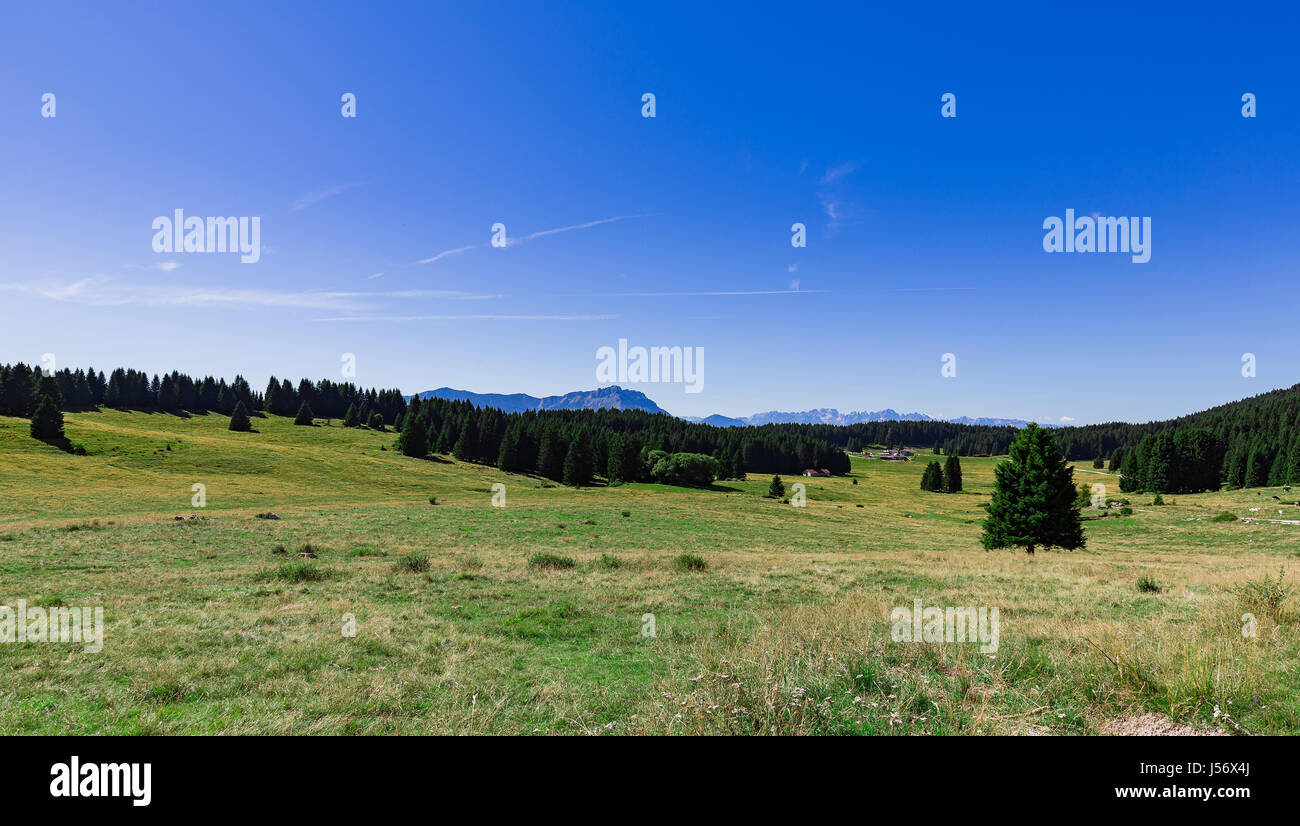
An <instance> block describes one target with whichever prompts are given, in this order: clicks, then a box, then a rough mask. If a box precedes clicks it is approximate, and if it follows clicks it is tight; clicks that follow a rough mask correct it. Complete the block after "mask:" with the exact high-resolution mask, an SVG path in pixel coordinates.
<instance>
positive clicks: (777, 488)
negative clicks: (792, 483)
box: [767, 476, 785, 499]
mask: <svg viewBox="0 0 1300 826" xmlns="http://www.w3.org/2000/svg"><path fill="white" fill-rule="evenodd" d="M783 496H785V483H784V482H782V481H781V477H780V476H773V477H772V484H770V485H768V486H767V498H769V499H780V498H781V497H783Z"/></svg>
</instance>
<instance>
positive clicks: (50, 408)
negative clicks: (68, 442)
mask: <svg viewBox="0 0 1300 826" xmlns="http://www.w3.org/2000/svg"><path fill="white" fill-rule="evenodd" d="M31 432H32V438H33V439H41V440H43V441H50V440H62V439H63V438H64V435H63V408H62V406H60V404H59V402H58V400H56V399H55V398H54V397H53V396H51V395H50V394H48V393H45V394H43V395H42V396H41V400H40V401H39V402H37V403H36V410H35V411H34V412H33V413H32V428H31Z"/></svg>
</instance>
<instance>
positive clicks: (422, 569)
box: [0, 411, 1300, 734]
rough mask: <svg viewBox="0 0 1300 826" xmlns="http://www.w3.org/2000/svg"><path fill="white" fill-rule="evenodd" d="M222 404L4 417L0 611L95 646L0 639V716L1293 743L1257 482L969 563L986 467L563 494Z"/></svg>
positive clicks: (90, 728) (1291, 700)
mask: <svg viewBox="0 0 1300 826" xmlns="http://www.w3.org/2000/svg"><path fill="white" fill-rule="evenodd" d="M226 424H227V419H226V418H225V417H222V416H217V415H205V416H191V417H180V416H174V415H168V414H156V413H155V414H145V413H138V412H136V413H126V412H116V411H104V412H98V413H75V414H69V415H68V416H67V425H66V427H67V432H68V436H69V437H70V438H71V439H72V440H73V441H74V442H78V443H81V444H84V445H85V446H86V448H87V449H88V452H89V454H90V455H87V456H75V455H70V454H67V453H64V452H61V451H59V450H57V449H55V448H52V447H49V446H47V445H45V444H43V443H40V442H37V441H35V440H33V439H31V438H30V437H29V436H28V434H27V422H26V421H25V420H21V419H13V418H0V604H8V605H13V604H14V602H15V601H16V600H18V599H25V600H27V601H28V603H29V604H31V605H42V606H58V605H64V606H102V607H103V608H104V615H105V626H106V628H105V637H104V647H103V650H102V652H100V653H97V654H94V653H88V652H85V651H83V650H82V648H81V647H80V646H76V645H71V644H58V643H31V642H28V643H7V644H5V643H0V672H2V673H3V674H4V675H5V679H4V681H3V687H2V688H0V733H6V734H8V733H209V732H230V733H342V732H366V733H387V732H407V733H411V732H445V733H471V732H488V733H525V734H527V733H556V732H559V733H629V732H647V733H870V734H910V733H945V734H994V733H1056V734H1076V733H1096V732H1107V731H1113V730H1117V728H1118V727H1119V726H1121V725H1122V724H1124V723H1125V722H1126V721H1131V720H1133V719H1137V716H1138V715H1141V714H1145V713H1154V714H1159V715H1161V716H1162V717H1168V718H1172V719H1174V720H1177V721H1179V722H1180V723H1182V724H1184V725H1187V726H1190V727H1194V728H1207V729H1210V730H1218V729H1223V730H1224V731H1225V733H1297V732H1300V700H1298V699H1297V698H1298V697H1300V668H1298V667H1297V665H1296V663H1297V662H1300V657H1298V656H1297V655H1300V643H1298V641H1297V632H1296V625H1295V623H1296V616H1295V613H1294V608H1295V600H1294V598H1290V599H1288V600H1285V601H1283V603H1282V605H1281V607H1280V608H1279V609H1277V610H1276V611H1274V612H1272V613H1270V612H1269V611H1268V608H1269V606H1268V605H1267V604H1266V602H1264V601H1261V600H1260V599H1259V598H1258V597H1257V596H1252V595H1251V594H1250V593H1246V592H1245V586H1246V585H1247V584H1248V583H1261V582H1262V577H1263V575H1264V574H1265V573H1269V574H1271V575H1273V576H1276V573H1277V570H1278V568H1279V566H1283V565H1285V566H1288V567H1289V568H1294V562H1295V560H1296V557H1297V551H1298V549H1300V533H1297V532H1300V525H1289V524H1281V523H1270V522H1265V521H1262V520H1263V519H1267V518H1272V519H1276V520H1290V519H1300V508H1294V507H1290V506H1286V507H1283V506H1281V505H1280V504H1279V503H1278V502H1276V501H1274V500H1273V499H1272V498H1271V496H1272V495H1274V494H1277V493H1279V491H1277V490H1272V489H1265V490H1262V491H1256V490H1245V491H1234V492H1217V493H1207V494H1197V495H1194V496H1178V497H1176V501H1174V502H1171V504H1168V505H1164V506H1152V505H1150V501H1151V499H1150V497H1149V496H1145V497H1134V498H1133V500H1132V503H1131V505H1132V507H1133V509H1134V512H1133V513H1132V515H1131V516H1123V517H1121V516H1115V515H1108V516H1106V517H1105V518H1099V517H1100V512H1091V511H1085V518H1087V519H1088V521H1086V522H1085V525H1086V533H1087V539H1088V546H1087V548H1086V550H1083V551H1078V552H1073V553H1064V552H1049V553H1039V554H1037V555H1036V556H1035V557H1032V558H1030V557H1026V556H1025V555H1023V554H1019V553H1013V552H994V553H987V552H985V551H983V550H981V549H980V546H979V531H980V525H979V520H980V519H981V517H982V514H983V512H982V509H981V505H982V504H983V503H984V502H986V501H987V500H988V493H989V491H990V490H991V486H992V483H993V468H994V466H995V464H996V462H997V460H996V459H977V458H966V459H963V461H962V466H963V476H964V482H965V487H966V490H965V491H963V492H962V493H958V494H937V493H923V492H922V491H921V490H920V489H919V480H920V475H921V471H922V469H923V467H924V465H925V463H926V461H928V460H929V459H930V458H931V457H929V456H928V455H922V456H920V457H918V461H914V462H910V463H888V462H881V461H876V460H868V459H863V458H857V457H855V458H854V459H853V467H852V473H851V475H850V476H848V477H842V478H809V479H796V478H791V477H786V478H785V483H786V487H787V492H788V493H790V492H791V486H792V485H793V484H794V483H795V482H800V483H803V484H804V485H806V495H807V506H806V507H803V508H796V507H792V506H791V505H790V504H784V503H782V502H780V501H777V500H772V499H767V498H764V496H763V494H764V493H766V491H767V487H768V482H769V481H770V477H756V476H751V477H750V478H749V479H748V480H747V481H743V482H720V483H718V484H716V485H715V486H714V488H713V489H710V490H700V489H686V488H670V487H665V486H659V485H650V484H632V485H624V486H620V487H615V488H605V487H590V488H580V489H573V488H565V487H561V486H557V485H555V484H554V483H551V482H548V481H545V480H541V479H538V478H535V477H531V476H522V475H512V474H504V473H501V472H499V471H497V470H495V469H493V468H489V467H486V466H479V465H469V464H465V463H461V462H456V461H453V460H451V459H450V458H448V457H435V458H433V459H428V460H419V459H412V458H407V457H403V456H401V455H400V454H399V453H397V452H396V451H395V450H393V441H394V434H392V433H379V432H374V431H370V430H365V429H345V428H342V427H337V426H335V427H326V426H320V425H319V424H318V426H315V427H295V426H293V425H292V424H291V419H287V418H283V417H277V416H272V417H268V418H256V419H254V428H255V430H256V431H257V432H254V433H232V432H230V431H229V430H227V429H226ZM320 424H323V422H322V423H320ZM385 447H386V448H387V450H385V449H383V448H385ZM1076 480H1077V481H1079V482H1081V483H1082V482H1094V481H1095V482H1099V483H1102V484H1106V485H1108V493H1109V495H1110V496H1112V497H1115V496H1118V495H1119V493H1118V486H1117V484H1115V482H1116V480H1115V477H1114V476H1112V475H1110V474H1108V473H1104V472H1096V471H1093V470H1091V469H1090V468H1088V467H1086V466H1081V467H1079V468H1077V470H1076ZM497 483H500V484H503V485H504V486H505V489H504V494H505V506H504V507H494V506H493V502H492V499H493V485H494V484H497ZM195 484H201V485H203V486H204V489H205V494H206V503H205V506H204V507H202V508H200V507H195V506H193V505H192V504H191V501H192V497H193V496H194V495H195V493H194V491H193V486H194V485H195ZM430 497H435V498H436V502H437V504H430V501H429V500H430ZM1166 498H1171V497H1166ZM1251 508H1260V510H1258V511H1252V510H1250V509H1251ZM1278 509H1281V510H1283V513H1282V514H1281V515H1279V514H1278V513H1277V510H1278ZM268 511H269V512H274V513H276V514H278V515H279V517H280V518H279V519H262V518H258V516H257V514H259V513H265V512H268ZM1221 512H1228V513H1231V514H1233V515H1235V516H1239V517H1248V518H1252V519H1255V520H1260V521H1254V522H1244V521H1235V522H1220V521H1213V519H1212V517H1213V516H1214V515H1215V514H1217V513H1221ZM190 515H194V516H197V517H198V518H197V519H193V520H189V519H186V520H183V521H176V520H175V519H174V517H176V516H190ZM1093 517H1097V518H1093ZM305 545H310V546H311V547H312V551H311V553H313V554H314V557H313V556H307V557H300V556H299V555H298V554H299V552H300V549H302V548H303V546H305ZM683 554H690V555H693V556H697V557H699V558H700V559H701V560H703V563H704V569H703V570H691V569H690V567H689V566H688V565H686V564H684V563H683V562H681V561H679V557H680V556H681V555H683ZM537 555H550V557H553V558H559V561H558V562H553V563H552V565H551V566H542V565H538V564H530V560H532V559H534V558H535V557H537ZM545 559H546V557H541V558H538V559H537V561H538V562H543V561H545ZM566 559H567V560H571V561H572V566H571V567H565V565H566V562H565V560H566ZM557 565H558V566H559V567H556V566H557ZM1144 577H1146V578H1148V579H1149V580H1151V581H1152V582H1153V583H1154V587H1157V588H1159V590H1158V591H1152V590H1142V589H1140V588H1139V580H1141V579H1142V578H1144ZM1290 578H1291V575H1288V579H1290ZM915 599H920V600H922V601H923V604H924V605H926V606H934V605H937V606H993V607H998V608H999V610H1000V616H1001V627H1000V647H999V649H998V651H997V653H996V655H995V656H988V655H985V654H982V653H980V652H979V650H978V647H977V646H975V645H972V644H969V643H904V642H893V641H891V639H890V628H891V623H890V620H889V616H890V611H891V609H892V608H893V607H896V606H904V607H910V606H911V605H912V604H913V600H915ZM1247 611H1249V612H1251V613H1253V614H1255V615H1256V617H1257V619H1258V629H1257V631H1258V633H1257V636H1255V637H1245V636H1243V634H1242V631H1241V629H1242V621H1241V617H1242V615H1243V613H1245V612H1247ZM648 614H649V615H653V623H654V628H655V634H654V636H643V629H646V627H647V622H648V620H647V619H645V617H646V615H648ZM346 615H351V616H352V617H353V618H354V619H355V623H356V634H355V636H345V635H344V633H343V631H344V628H345V623H346V622H347V619H346ZM1216 707H1217V709H1218V710H1219V716H1218V717H1216V716H1215V709H1216ZM1225 713H1227V714H1228V715H1229V719H1228V720H1225V718H1224V714H1225Z"/></svg>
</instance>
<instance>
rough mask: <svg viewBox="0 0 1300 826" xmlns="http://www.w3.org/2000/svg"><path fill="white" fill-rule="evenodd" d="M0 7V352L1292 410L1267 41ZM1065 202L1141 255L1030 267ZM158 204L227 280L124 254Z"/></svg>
mask: <svg viewBox="0 0 1300 826" xmlns="http://www.w3.org/2000/svg"><path fill="white" fill-rule="evenodd" d="M1207 8H1212V7H1207ZM3 14H4V16H5V21H4V25H3V26H2V27H0V77H2V78H4V80H3V82H2V83H0V113H3V115H0V164H2V166H0V180H3V192H4V196H5V197H3V198H0V361H5V362H7V361H14V360H24V361H28V362H35V361H38V360H39V359H40V358H41V356H42V354H44V353H54V354H55V355H56V357H57V359H58V365H59V366H73V367H76V366H86V365H88V364H93V365H94V366H95V367H97V368H101V369H107V368H111V367H114V366H118V365H122V366H132V367H136V368H139V369H145V370H148V371H151V372H161V371H166V370H172V369H179V370H182V371H184V372H188V373H191V374H199V375H202V374H213V375H223V376H226V377H231V376H233V375H234V374H235V373H236V372H243V373H244V374H245V375H246V376H247V377H248V378H249V379H250V381H252V382H253V383H254V385H255V386H259V387H260V386H262V385H264V383H265V380H266V378H267V376H268V375H270V374H272V373H274V374H276V375H279V376H281V377H286V376H287V377H291V378H293V379H297V378H299V377H301V376H309V377H312V378H320V377H330V378H335V379H339V378H341V376H340V372H339V370H340V359H341V356H342V354H344V353H353V354H355V355H356V358H357V376H356V380H357V381H358V382H359V383H361V384H363V385H365V386H377V387H400V388H401V389H402V390H403V391H405V392H408V393H410V392H416V391H419V390H424V389H430V388H434V387H439V386H443V385H448V386H452V387H458V388H464V389H469V390H474V391H478V392H527V393H532V394H534V395H549V394H556V393H563V392H567V391H571V390H579V389H590V388H592V387H595V386H596V384H597V382H596V376H595V368H596V364H597V361H596V357H595V353H596V350H597V349H598V348H600V347H602V346H606V345H608V346H614V345H616V344H617V342H618V340H619V339H620V338H623V339H627V340H628V341H629V343H630V344H632V345H644V346H672V345H678V346H683V347H700V348H703V350H704V352H705V373H704V384H703V388H704V389H703V392H700V393H697V394H688V393H686V392H684V388H683V386H682V385H680V384H644V385H637V386H636V389H640V390H642V391H644V392H645V393H646V394H647V395H649V396H650V397H651V398H653V399H655V400H656V401H657V402H659V404H660V405H661V406H663V407H664V408H666V409H668V410H669V411H671V412H673V413H677V414H680V415H706V414H709V413H723V414H726V415H746V414H750V413H754V412H757V411H763V410H770V409H781V410H801V409H806V408H810V407H838V408H840V409H841V410H860V409H872V410H874V409H879V408H883V407H893V408H895V409H898V410H900V411H912V410H919V411H922V412H927V413H930V414H933V415H943V416H958V415H970V416H1008V417H1021V418H1033V419H1039V420H1043V421H1053V422H1057V421H1062V420H1063V419H1072V420H1074V421H1077V422H1080V423H1086V422H1097V421H1110V420H1129V421H1141V420H1147V419H1151V418H1164V417H1171V416H1176V415H1180V414H1183V413H1187V412H1190V411H1193V410H1197V409H1202V408H1205V407H1208V406H1211V405H1214V404H1217V403H1221V402H1224V401H1228V400H1231V399H1235V398H1240V397H1243V396H1247V395H1253V394H1255V393H1260V392H1264V391H1266V390H1270V389H1273V388H1276V387H1284V386H1289V385H1291V384H1294V383H1296V382H1300V363H1297V360H1296V358H1295V353H1296V346H1295V345H1296V340H1295V326H1294V323H1293V321H1292V319H1293V316H1294V312H1295V311H1294V308H1295V305H1296V299H1297V298H1298V297H1300V285H1297V284H1296V281H1295V278H1294V273H1295V263H1294V262H1295V261H1296V260H1297V252H1298V251H1300V250H1298V247H1300V232H1297V231H1296V217H1297V209H1296V193H1297V191H1298V190H1297V187H1298V185H1300V150H1297V145H1298V143H1297V138H1298V137H1300V134H1298V129H1297V127H1298V126H1300V114H1298V113H1300V84H1297V83H1296V81H1295V78H1296V73H1295V69H1294V66H1293V65H1292V64H1293V59H1294V43H1295V38H1296V34H1297V30H1298V26H1297V17H1296V13H1295V12H1293V11H1287V10H1284V9H1281V8H1272V9H1269V8H1264V9H1262V10H1261V9H1250V8H1247V7H1245V6H1243V5H1240V4H1237V5H1233V6H1231V7H1226V8H1218V9H1215V10H1214V11H1212V12H1203V13H1199V14H1197V13H1195V12H1192V11H1189V10H1188V9H1187V8H1186V7H1182V10H1181V11H1180V14H1179V16H1177V17H1172V16H1166V15H1164V14H1157V13H1140V12H1135V11H1132V10H1129V9H1126V8H1124V7H1122V6H1114V7H1100V6H1096V5H1094V4H1090V5H1088V6H1087V7H1086V9H1083V8H1082V7H1081V8H1078V9H1075V8H1069V7H1062V8H1061V9H1059V10H1050V9H1047V8H1045V7H1044V6H1043V5H1042V4H1038V5H1036V6H1024V7H1020V8H1016V9H1009V10H1007V11H1005V12H999V13H989V12H985V11H982V10H981V11H972V10H970V9H962V8H961V7H959V6H957V7H951V8H948V9H945V8H944V7H942V6H937V7H935V6H927V7H926V9H925V10H924V11H923V12H912V11H907V10H903V9H900V8H899V7H898V6H897V5H891V6H890V7H888V8H887V9H869V8H858V9H856V10H853V9H850V10H844V9H840V10H835V9H830V8H827V9H818V8H815V7H812V6H808V7H803V6H796V7H793V8H792V7H790V6H789V5H788V4H771V5H763V6H755V5H753V4H744V5H743V6H741V5H736V6H725V5H716V6H715V5H712V4H700V3H690V4H667V5H662V4H656V5H655V6H654V7H653V8H649V7H640V6H639V5H638V6H634V5H633V4H630V3H617V4H600V5H597V4H587V3H582V4H579V3H564V4H559V3H550V4H541V3H528V4H516V3H497V4H490V5H486V4H464V5H460V4H457V5H444V4H436V5H435V4H410V5H408V6H396V5H388V4H382V3H381V4H373V5H368V6H366V7H365V8H364V9H362V8H360V7H358V8H349V7H348V6H346V5H333V4H321V3H310V4H307V3H302V4H260V3H259V4H239V3H226V4H220V5H219V6H210V7H206V6H200V5H198V4H165V5H164V4H147V5H146V4H141V3H126V4H114V5H113V6H111V7H110V6H108V5H104V4H72V5H70V4H60V3H40V4H27V3H17V4H8V5H6V7H5V10H4V12H3ZM46 92H52V93H54V94H55V95H56V106H57V110H56V111H57V114H56V117H54V118H42V117H41V96H42V94H44V93H46ZM344 92H351V93H354V94H355V95H356V96H357V117H356V118H343V117H342V116H341V114H340V109H341V106H342V104H341V103H340V96H341V95H342V94H343V93H344ZM646 92H651V93H653V94H655V96H656V104H657V112H656V115H657V116H656V117H655V118H653V119H651V118H643V117H642V116H641V96H642V95H643V94H644V93H646ZM945 92H952V93H954V94H956V95H957V117H956V118H953V119H944V118H941V117H940V106H941V104H940V96H941V95H942V94H943V93H945ZM1246 92H1251V93H1254V94H1255V95H1256V96H1257V101H1258V103H1257V105H1258V117H1256V118H1253V119H1247V118H1243V117H1242V116H1241V106H1242V104H1241V96H1242V94H1243V93H1246ZM1067 208H1072V209H1074V210H1075V211H1076V213H1078V214H1080V215H1087V214H1091V213H1098V214H1100V215H1104V216H1149V217H1151V219H1152V256H1151V260H1150V262H1149V263H1146V264H1134V263H1131V261H1130V258H1129V256H1127V255H1121V254H1093V255H1081V254H1076V255H1068V254H1055V255H1049V254H1047V253H1045V252H1044V251H1043V247H1042V239H1043V235H1044V230H1043V229H1042V222H1043V220H1044V218H1046V217H1048V216H1062V215H1064V211H1065V210H1066V209H1067ZM175 209H184V210H185V213H186V215H188V216H201V217H206V216H260V218H261V244H262V257H261V260H260V261H258V262H257V263H256V264H241V263H240V262H239V258H238V256H237V255H223V254H160V253H155V252H154V251H153V248H152V246H151V242H152V239H153V235H154V232H153V230H152V229H151V226H152V222H153V220H154V218H155V217H157V216H170V215H171V214H172V211H173V210H175ZM610 219H616V220H610ZM498 221H500V222H502V223H504V224H505V225H506V228H507V234H508V236H509V237H510V238H511V239H513V240H514V241H516V242H517V243H512V244H511V245H510V246H508V247H506V248H504V249H497V248H493V247H491V246H490V245H489V243H488V242H489V239H490V235H491V229H490V228H491V226H492V224H494V223H495V222H498ZM796 221H800V222H803V223H805V224H806V225H807V228H808V230H807V232H808V244H807V247H806V248H803V249H795V248H793V247H792V246H791V245H790V237H791V233H790V226H791V224H792V223H793V222H796ZM550 230H565V231H563V232H554V233H549V232H548V231H550ZM537 233H545V234H540V235H537V236H536V237H533V238H529V237H528V236H531V235H534V234H537ZM465 247H470V248H469V249H462V248H465ZM453 250H461V251H459V252H452V253H450V254H446V255H443V256H441V257H439V258H437V260H435V261H432V262H429V263H419V262H421V261H425V260H426V259H429V258H434V257H436V256H438V255H439V254H440V253H446V252H448V251H453ZM176 265H179V266H176ZM380 273H382V274H380ZM944 353H953V354H954V355H955V356H956V357H957V375H956V377H954V378H944V377H942V376H941V375H940V367H941V361H940V359H941V356H942V355H943V354H944ZM1243 353H1254V354H1255V356H1256V358H1257V364H1258V367H1257V376H1256V377H1255V378H1250V379H1247V378H1243V376H1242V375H1241V358H1242V354H1243Z"/></svg>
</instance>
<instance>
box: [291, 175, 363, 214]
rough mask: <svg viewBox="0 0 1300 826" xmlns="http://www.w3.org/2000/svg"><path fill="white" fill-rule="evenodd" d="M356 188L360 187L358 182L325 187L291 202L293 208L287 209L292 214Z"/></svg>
mask: <svg viewBox="0 0 1300 826" xmlns="http://www.w3.org/2000/svg"><path fill="white" fill-rule="evenodd" d="M358 186H361V182H360V181H352V182H350V183H346V184H336V185H334V186H327V187H324V188H322V189H317V190H315V191H313V192H308V193H307V194H306V195H300V196H299V197H298V199H297V200H295V201H294V202H293V206H291V207H290V208H289V209H290V211H294V212H296V211H297V210H300V209H306V208H307V207H309V206H311V205H312V204H318V203H320V202H321V201H324V200H325V199H326V198H333V197H334V196H335V195H342V194H343V193H344V192H347V191H348V190H349V189H353V188H355V187H358Z"/></svg>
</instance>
